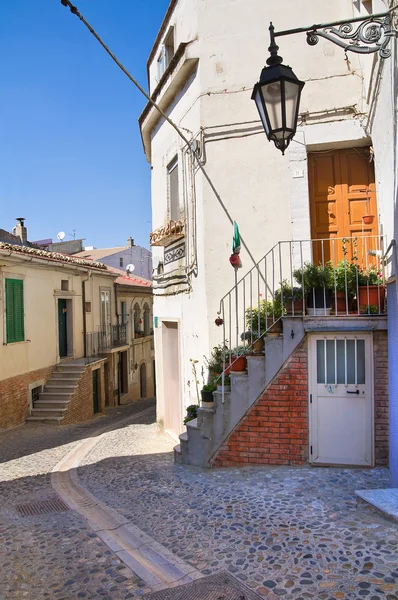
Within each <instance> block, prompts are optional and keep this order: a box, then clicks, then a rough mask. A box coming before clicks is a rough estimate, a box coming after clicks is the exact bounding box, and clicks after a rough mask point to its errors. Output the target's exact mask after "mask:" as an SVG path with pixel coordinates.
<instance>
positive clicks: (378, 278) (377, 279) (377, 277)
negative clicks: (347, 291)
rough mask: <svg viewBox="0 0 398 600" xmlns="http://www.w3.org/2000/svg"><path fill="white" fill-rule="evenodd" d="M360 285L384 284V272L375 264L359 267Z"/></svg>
mask: <svg viewBox="0 0 398 600" xmlns="http://www.w3.org/2000/svg"><path fill="white" fill-rule="evenodd" d="M358 285H384V279H383V273H382V272H381V271H379V270H378V269H377V268H376V266H375V265H372V266H371V267H369V268H368V269H358Z"/></svg>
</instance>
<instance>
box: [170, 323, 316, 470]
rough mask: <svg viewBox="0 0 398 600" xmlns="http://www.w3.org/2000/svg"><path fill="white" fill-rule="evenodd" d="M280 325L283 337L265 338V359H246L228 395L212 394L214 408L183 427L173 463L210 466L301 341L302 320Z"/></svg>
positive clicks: (202, 412) (206, 410) (232, 381)
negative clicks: (245, 370)
mask: <svg viewBox="0 0 398 600" xmlns="http://www.w3.org/2000/svg"><path fill="white" fill-rule="evenodd" d="M283 321H284V323H283V330H284V331H285V332H287V335H286V334H285V335H279V336H276V337H266V338H265V339H264V346H265V355H264V356H261V355H260V356H248V357H247V363H248V364H247V372H243V373H233V372H231V373H230V377H231V391H230V392H224V398H223V395H222V392H214V394H213V398H214V408H199V409H198V416H197V418H196V419H193V420H192V421H189V422H188V423H187V430H186V432H184V433H182V434H181V435H180V436H179V438H180V443H179V444H178V445H177V446H175V448H174V461H175V462H176V463H180V464H188V465H194V466H199V467H210V466H211V463H212V458H213V457H214V455H215V454H216V453H217V451H218V450H219V449H220V447H221V446H222V445H223V443H224V442H225V440H226V439H227V438H228V436H229V435H230V434H231V432H232V431H234V429H235V428H236V426H237V425H238V423H239V422H240V421H241V419H242V418H243V417H244V415H245V414H247V413H248V411H249V410H250V408H251V407H252V406H253V404H254V403H255V402H256V400H258V398H259V397H260V395H261V394H262V393H263V392H264V390H265V389H266V388H267V386H268V385H269V384H270V383H271V382H272V381H273V379H274V378H275V376H276V375H277V374H278V372H279V370H280V368H281V367H282V365H283V364H284V363H285V361H286V360H287V359H288V358H289V356H290V355H291V354H292V353H293V352H294V351H295V349H296V348H297V347H298V346H299V344H300V343H301V342H302V340H303V338H304V335H305V333H304V326H303V321H302V319H294V318H284V319H283ZM223 400H224V401H223Z"/></svg>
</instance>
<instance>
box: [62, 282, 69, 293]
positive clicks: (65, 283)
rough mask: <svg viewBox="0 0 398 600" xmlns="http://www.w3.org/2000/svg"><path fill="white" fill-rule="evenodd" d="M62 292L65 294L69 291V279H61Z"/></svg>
mask: <svg viewBox="0 0 398 600" xmlns="http://www.w3.org/2000/svg"><path fill="white" fill-rule="evenodd" d="M61 290H63V291H64V292H67V291H68V290H69V281H68V280H67V279H61Z"/></svg>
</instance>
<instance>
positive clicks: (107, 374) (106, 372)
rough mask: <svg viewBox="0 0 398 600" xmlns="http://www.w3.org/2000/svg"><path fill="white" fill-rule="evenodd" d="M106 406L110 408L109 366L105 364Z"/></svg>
mask: <svg viewBox="0 0 398 600" xmlns="http://www.w3.org/2000/svg"><path fill="white" fill-rule="evenodd" d="M104 385H105V406H109V364H108V362H106V363H105V364H104Z"/></svg>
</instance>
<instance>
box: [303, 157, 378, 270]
mask: <svg viewBox="0 0 398 600" xmlns="http://www.w3.org/2000/svg"><path fill="white" fill-rule="evenodd" d="M369 157H370V149H369V148H368V147H367V148H349V149H346V150H331V151H330V152H314V153H312V154H309V155H308V183H309V196H310V217H311V239H313V240H326V241H324V242H319V243H314V245H313V261H314V263H315V264H319V263H321V262H326V261H328V260H332V261H333V262H339V261H340V260H342V259H343V258H344V255H343V248H342V243H341V241H340V240H339V241H336V242H335V243H334V242H333V239H338V238H351V237H354V238H355V237H357V238H358V239H359V238H361V237H365V236H366V237H367V238H369V236H377V235H378V220H377V203H376V186H375V174H374V167H373V163H372V162H370V160H369ZM368 215H373V216H374V219H373V222H372V223H371V224H365V222H364V219H363V217H364V216H368ZM329 240H330V241H329ZM376 249H378V248H377V239H376V237H375V238H374V239H370V240H367V246H366V253H367V251H368V250H376ZM357 250H358V258H359V259H360V260H362V259H363V258H364V257H363V256H361V253H363V252H364V249H363V244H361V243H359V244H358V247H357ZM352 251H353V249H352V248H348V252H349V256H348V257H347V258H351V256H352Z"/></svg>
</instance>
